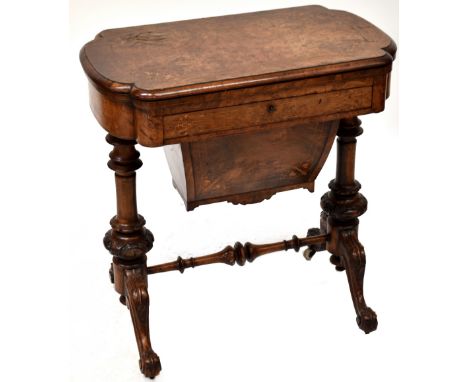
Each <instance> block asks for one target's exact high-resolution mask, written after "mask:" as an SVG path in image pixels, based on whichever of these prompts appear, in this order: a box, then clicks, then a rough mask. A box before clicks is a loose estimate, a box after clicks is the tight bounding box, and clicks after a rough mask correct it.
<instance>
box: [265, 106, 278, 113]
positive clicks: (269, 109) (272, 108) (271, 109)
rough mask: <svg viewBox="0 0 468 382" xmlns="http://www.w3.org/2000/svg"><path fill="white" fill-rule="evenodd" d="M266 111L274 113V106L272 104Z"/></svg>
mask: <svg viewBox="0 0 468 382" xmlns="http://www.w3.org/2000/svg"><path fill="white" fill-rule="evenodd" d="M267 111H268V112H269V113H273V112H275V111H276V106H275V105H273V104H270V105H268V107H267Z"/></svg>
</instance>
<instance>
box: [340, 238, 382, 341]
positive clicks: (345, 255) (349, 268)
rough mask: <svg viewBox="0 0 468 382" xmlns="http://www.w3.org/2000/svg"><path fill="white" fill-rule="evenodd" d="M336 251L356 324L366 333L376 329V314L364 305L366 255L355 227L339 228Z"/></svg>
mask: <svg viewBox="0 0 468 382" xmlns="http://www.w3.org/2000/svg"><path fill="white" fill-rule="evenodd" d="M338 235H339V236H338V253H339V258H340V260H341V264H343V265H344V268H345V269H346V275H347V276H348V283H349V289H350V291H351V297H352V299H353V304H354V309H355V310H356V314H357V318H356V321H357V324H358V326H359V328H360V329H361V330H363V331H364V332H365V333H366V334H368V333H370V332H373V331H374V330H376V329H377V324H378V322H377V315H376V314H375V312H374V311H373V310H372V309H371V308H369V307H368V306H367V305H366V301H365V299H364V289H363V284H364V273H365V268H366V255H365V252H364V247H363V246H362V245H361V243H360V242H359V240H358V236H357V231H356V229H341V230H339V233H338Z"/></svg>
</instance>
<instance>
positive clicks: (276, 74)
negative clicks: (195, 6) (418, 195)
mask: <svg viewBox="0 0 468 382" xmlns="http://www.w3.org/2000/svg"><path fill="white" fill-rule="evenodd" d="M395 50H396V47H395V44H394V42H393V41H392V39H391V38H390V37H388V36H387V35H386V34H385V33H383V32H382V31H381V30H380V29H378V28H377V27H375V26H374V25H372V24H370V23H369V22H367V21H366V20H364V19H362V18H360V17H358V16H356V15H353V14H351V13H348V12H343V11H336V10H329V9H326V8H324V7H321V6H305V7H296V8H287V9H279V10H273V11H264V12H255V13H247V14H241V15H230V16H223V17H212V18H205V19H198V20H186V21H178V22H170V23H163V24H155V25H144V26H136V27H128V28H120V29H110V30H105V31H103V32H101V33H99V34H98V35H97V36H96V38H95V39H94V40H93V41H91V42H89V43H88V44H86V45H85V46H84V47H83V49H82V51H81V62H82V64H83V67H84V69H85V71H86V73H87V75H88V77H89V78H90V79H91V80H92V81H93V82H94V83H95V84H96V85H98V86H99V87H100V88H101V89H106V90H110V91H111V92H114V93H131V95H132V97H133V98H136V99H140V100H157V99H164V98H174V97H179V96H182V95H193V94H201V93H209V92H214V91H220V90H228V89H233V88H242V87H247V86H254V85H261V84H262V85H263V84H268V83H275V82H278V81H285V80H293V79H302V78H310V77H314V76H318V75H328V74H334V73H342V72H346V71H353V70H360V69H369V68H374V67H381V66H385V65H387V64H391V62H392V61H393V56H394V53H395Z"/></svg>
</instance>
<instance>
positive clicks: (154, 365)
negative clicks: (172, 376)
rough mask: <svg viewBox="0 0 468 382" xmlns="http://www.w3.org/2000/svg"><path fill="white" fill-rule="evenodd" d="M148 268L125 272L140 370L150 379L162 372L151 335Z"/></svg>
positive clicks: (127, 298)
mask: <svg viewBox="0 0 468 382" xmlns="http://www.w3.org/2000/svg"><path fill="white" fill-rule="evenodd" d="M147 287H148V281H147V275H146V268H142V267H139V268H133V269H127V270H126V271H125V289H126V303H127V307H128V309H129V310H130V315H131V317H132V321H133V328H134V329H135V337H136V341H137V345H138V351H139V353H140V370H141V372H142V373H143V374H144V375H145V377H148V378H154V377H156V376H157V375H158V374H159V372H160V371H161V362H160V361H159V357H158V355H157V354H156V353H155V352H154V351H153V349H152V348H151V341H150V334H149V295H148V289H147Z"/></svg>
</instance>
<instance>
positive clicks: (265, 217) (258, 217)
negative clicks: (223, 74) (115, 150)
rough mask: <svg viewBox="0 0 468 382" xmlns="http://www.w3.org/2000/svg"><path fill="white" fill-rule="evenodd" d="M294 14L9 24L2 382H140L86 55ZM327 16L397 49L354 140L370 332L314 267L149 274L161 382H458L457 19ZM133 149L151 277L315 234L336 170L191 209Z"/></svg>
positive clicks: (215, 5)
mask: <svg viewBox="0 0 468 382" xmlns="http://www.w3.org/2000/svg"><path fill="white" fill-rule="evenodd" d="M304 4H307V2H305V1H255V2H247V1H236V2H228V1H221V0H220V1H216V2H214V1H197V2H192V1H177V0H172V1H170V2H169V1H133V2H131V3H130V2H124V1H100V2H92V1H78V0H76V1H71V2H70V6H69V15H70V17H69V20H68V19H67V11H68V10H67V7H66V4H61V5H60V2H57V4H53V5H52V4H51V5H46V4H45V3H44V2H40V3H33V4H23V3H18V5H17V9H10V10H9V11H8V12H2V14H1V16H0V17H1V20H0V21H1V23H0V25H2V31H1V32H2V34H1V36H2V52H3V54H2V56H3V59H2V62H1V64H0V65H2V74H3V78H2V84H3V92H2V93H1V101H2V102H1V105H2V117H3V118H2V127H1V128H2V130H1V131H2V149H1V150H0V160H1V163H2V170H3V171H2V181H1V187H0V193H1V198H0V203H1V205H0V211H1V213H0V235H1V236H0V239H1V243H2V245H1V256H2V257H1V258H2V260H3V261H2V265H1V270H2V273H1V277H0V283H1V290H2V292H3V294H2V297H3V298H2V311H1V315H0V323H1V325H0V330H1V332H0V339H1V340H0V347H1V350H2V353H3V354H2V362H1V363H0V377H1V378H0V379H1V380H5V381H26V380H35V381H43V380H44V381H45V380H47V381H67V380H70V381H80V382H81V381H86V382H88V381H104V382H107V381H113V382H114V381H115V382H117V381H140V380H144V378H143V377H142V376H140V372H139V370H138V365H137V359H138V354H137V348H136V344H135V340H134V337H133V330H132V327H131V322H130V317H129V313H128V311H127V310H126V309H125V308H124V307H123V306H121V305H120V304H119V303H118V301H117V297H118V296H117V294H116V293H115V292H114V291H113V290H112V287H111V285H110V283H109V281H108V278H107V269H108V264H109V262H110V260H111V257H110V255H109V254H108V253H106V251H105V249H104V248H103V246H102V236H103V234H104V232H105V231H106V230H107V229H108V225H107V222H108V220H109V219H110V217H111V216H112V215H113V214H114V210H115V206H114V204H115V200H114V188H113V187H114V185H113V175H112V172H111V171H110V170H108V169H107V167H106V161H107V154H108V152H109V150H110V147H109V145H107V144H106V143H105V141H104V136H105V133H104V131H103V130H102V129H101V128H100V127H99V125H98V124H97V122H96V121H95V119H94V117H93V116H92V114H91V111H90V110H89V107H88V98H87V97H88V95H87V87H86V78H85V76H84V74H83V72H82V70H81V67H80V65H79V61H78V51H79V48H80V47H81V46H82V45H83V44H84V43H86V42H87V41H88V40H90V39H92V38H93V37H94V35H95V34H96V33H97V32H99V31H100V30H102V29H105V28H112V27H120V26H128V25H137V24H145V23H157V22H163V21H172V20H177V19H188V18H196V17H206V16H214V15H221V14H229V13H240V12H247V11H254V10H262V9H273V8H280V7H288V6H294V5H304ZM320 4H322V5H325V6H328V7H330V8H339V9H345V10H348V11H351V12H354V13H357V14H359V15H360V16H362V17H364V18H366V19H368V20H369V21H371V22H373V23H374V24H376V25H377V26H379V27H380V28H381V29H383V30H384V31H385V32H387V33H388V34H389V35H391V36H392V37H393V38H394V39H395V41H396V42H397V43H398V47H399V51H398V58H397V61H396V63H395V66H394V71H393V83H392V96H391V97H390V99H389V100H388V102H387V107H386V110H385V111H384V112H383V113H381V114H378V115H373V116H364V117H362V120H363V127H364V130H365V133H364V135H362V136H361V137H360V138H358V157H357V169H356V174H357V178H358V179H359V180H360V182H361V183H362V185H363V189H362V192H363V193H364V195H366V196H367V198H368V200H369V209H368V212H367V213H366V214H365V215H364V216H363V217H362V219H361V229H360V239H361V241H362V242H363V244H364V245H365V248H366V252H367V258H368V265H367V274H366V285H365V292H366V298H367V301H368V303H369V305H370V306H371V307H372V308H373V309H374V310H375V311H376V312H377V313H378V317H379V328H378V330H377V331H376V332H374V333H372V334H369V335H367V336H366V335H364V334H363V333H362V332H361V331H360V330H359V329H358V328H357V326H356V324H355V313H354V310H353V307H352V303H351V298H350V296H349V291H348V286H347V282H346V277H345V275H344V274H343V273H336V272H335V271H334V269H333V267H332V266H331V265H330V264H329V262H328V255H327V254H326V253H325V252H321V253H319V254H317V255H316V256H315V257H314V259H313V260H312V261H311V262H306V261H305V260H304V259H303V258H302V255H301V254H296V253H294V252H291V251H289V252H287V253H284V252H283V253H277V254H272V255H269V256H266V257H264V258H261V259H258V260H257V261H256V262H254V263H252V264H246V266H245V267H243V268H241V267H237V266H235V267H232V268H230V267H228V266H225V265H212V266H207V267H201V268H198V269H195V270H192V269H189V270H187V271H186V272H185V273H184V274H183V275H180V274H179V273H177V272H171V273H167V274H161V275H157V276H152V277H151V278H150V287H149V291H150V296H151V316H150V317H151V331H152V340H153V345H154V348H155V350H156V351H157V352H158V353H159V355H160V357H161V361H162V365H163V371H162V373H161V375H160V376H159V377H158V380H159V381H167V382H169V381H178V382H180V381H194V382H198V381H204V382H205V381H206V382H208V381H226V382H228V381H247V382H250V381H269V382H273V381H286V380H287V381H289V380H292V381H297V382H301V381H309V380H316V381H339V380H344V379H346V380H347V381H363V382H364V381H376V380H377V381H395V380H398V381H410V380H416V381H420V380H428V379H433V380H447V381H466V380H467V379H468V372H467V371H466V369H465V368H464V367H463V364H464V361H465V360H466V352H467V350H466V347H467V345H466V344H467V343H468V333H467V329H466V322H467V319H468V312H467V308H466V301H467V298H466V294H467V290H468V288H467V279H466V277H465V269H466V267H467V266H468V261H467V254H468V253H467V249H466V245H465V240H464V239H465V236H466V228H467V223H466V216H467V212H468V211H467V207H466V202H465V198H464V196H465V195H466V187H464V185H465V183H466V182H464V181H465V179H466V165H467V164H468V160H467V157H466V141H467V138H468V136H467V133H466V127H467V126H466V117H465V115H464V110H465V109H466V100H467V97H466V91H465V89H466V88H467V85H468V84H467V81H466V77H465V74H464V73H465V70H466V69H465V66H464V65H465V63H466V59H464V41H463V39H462V36H466V35H467V31H466V23H465V21H464V16H463V15H464V13H463V12H462V11H461V10H460V9H456V8H453V7H451V6H448V5H447V4H448V2H444V6H441V5H440V2H433V4H434V5H431V2H424V3H421V4H424V6H423V7H422V6H421V7H420V8H418V7H417V6H416V5H414V6H413V7H414V8H413V9H410V8H406V7H407V5H404V4H401V6H402V8H401V9H400V12H398V4H397V2H396V1H370V0H369V1H353V2H350V1H321V2H320ZM403 6H404V7H403ZM398 13H399V15H398ZM398 21H399V22H400V31H401V38H400V36H399V31H398ZM67 34H68V36H67ZM400 66H401V71H400ZM399 85H401V86H399ZM140 152H141V154H142V159H143V161H144V166H143V167H142V169H140V170H139V171H138V194H139V195H138V198H139V209H140V212H141V213H142V214H143V215H144V216H145V218H146V220H147V226H148V227H149V228H150V229H151V230H152V232H153V233H154V234H155V238H156V242H155V246H154V248H153V250H152V251H151V252H150V253H149V263H150V264H155V263H159V262H164V261H170V260H172V259H175V258H176V257H177V256H179V255H181V256H183V257H185V256H190V255H203V254H206V253H210V252H214V251H217V250H219V249H220V248H223V247H224V246H225V245H227V244H233V243H234V242H235V241H237V240H239V241H242V242H245V241H247V240H249V241H252V242H255V243H263V242H269V241H275V240H278V239H283V238H288V237H290V236H291V235H292V234H305V232H306V230H307V228H309V227H313V226H318V222H319V212H320V208H319V198H320V196H321V195H322V194H323V193H324V192H325V191H326V190H327V183H328V181H329V180H330V179H331V178H333V172H334V165H335V153H334V150H333V151H332V153H331V155H330V158H329V160H328V161H327V163H326V165H325V167H324V169H323V171H322V173H321V174H320V176H319V177H318V179H317V182H316V192H315V193H314V194H310V193H308V192H307V191H304V190H297V191H292V192H287V193H282V194H278V195H276V196H274V197H273V198H272V199H270V200H269V201H266V202H263V203H261V204H257V205H250V206H245V207H241V206H233V205H231V204H227V203H219V204H215V205H211V206H204V207H200V208H198V209H196V210H195V211H193V212H190V213H187V212H185V210H184V208H183V204H182V201H181V200H180V197H179V196H178V194H177V193H176V192H175V191H174V190H173V188H172V185H171V178H170V174H169V171H168V169H167V165H166V163H165V159H164V155H163V153H162V150H161V149H147V148H141V149H140Z"/></svg>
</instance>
